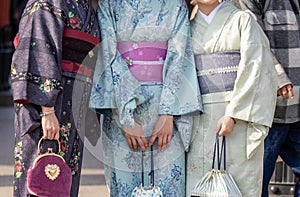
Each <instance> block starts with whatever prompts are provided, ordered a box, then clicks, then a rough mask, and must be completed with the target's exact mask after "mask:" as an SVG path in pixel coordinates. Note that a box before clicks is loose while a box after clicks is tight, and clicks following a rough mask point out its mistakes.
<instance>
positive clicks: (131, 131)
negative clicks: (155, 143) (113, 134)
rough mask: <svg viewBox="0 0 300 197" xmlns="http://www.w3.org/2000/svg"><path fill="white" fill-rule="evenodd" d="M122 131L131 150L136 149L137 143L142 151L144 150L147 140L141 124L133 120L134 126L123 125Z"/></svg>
mask: <svg viewBox="0 0 300 197" xmlns="http://www.w3.org/2000/svg"><path fill="white" fill-rule="evenodd" d="M123 133H124V136H125V138H126V140H127V143H128V146H129V148H130V149H131V150H133V151H138V144H139V145H140V147H141V149H142V151H143V152H145V151H146V148H147V146H148V142H147V140H146V137H145V134H144V132H143V129H142V127H141V125H139V124H138V123H137V122H136V121H134V127H133V128H131V127H129V126H123Z"/></svg>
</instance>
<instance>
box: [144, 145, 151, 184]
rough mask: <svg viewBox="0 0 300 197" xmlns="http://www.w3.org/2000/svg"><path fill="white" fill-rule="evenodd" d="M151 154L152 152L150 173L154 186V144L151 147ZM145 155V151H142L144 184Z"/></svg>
mask: <svg viewBox="0 0 300 197" xmlns="http://www.w3.org/2000/svg"><path fill="white" fill-rule="evenodd" d="M150 154H151V171H150V173H149V174H148V175H150V176H151V178H150V184H151V186H154V159H153V146H151V147H150ZM144 155H145V153H144V152H142V186H144Z"/></svg>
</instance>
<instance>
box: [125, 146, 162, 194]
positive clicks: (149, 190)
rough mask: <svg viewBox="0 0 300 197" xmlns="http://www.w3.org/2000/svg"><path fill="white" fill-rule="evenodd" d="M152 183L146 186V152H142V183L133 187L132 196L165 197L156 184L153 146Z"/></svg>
mask: <svg viewBox="0 0 300 197" xmlns="http://www.w3.org/2000/svg"><path fill="white" fill-rule="evenodd" d="M150 175H151V181H150V183H151V185H150V186H144V153H142V184H141V185H140V186H137V187H135V188H134V189H133V191H132V194H131V197H163V194H162V192H161V190H160V188H159V187H158V186H155V185H154V161H153V147H152V146H151V172H150Z"/></svg>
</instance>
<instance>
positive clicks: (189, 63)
mask: <svg viewBox="0 0 300 197" xmlns="http://www.w3.org/2000/svg"><path fill="white" fill-rule="evenodd" d="M189 25H190V24H189V19H188V9H187V7H186V4H185V3H184V2H182V6H181V7H180V10H179V12H178V16H177V21H176V23H175V25H174V27H173V29H172V30H171V31H172V34H171V36H170V38H169V40H168V52H167V56H166V60H165V63H164V72H163V73H164V77H163V89H162V93H161V98H160V109H159V114H160V117H159V120H158V121H157V123H156V125H155V127H154V130H153V132H152V137H151V139H150V140H149V146H151V145H152V144H153V143H154V141H155V140H156V139H158V149H162V148H164V147H166V146H167V145H168V144H169V143H170V142H171V137H172V130H173V116H174V115H187V114H191V113H198V114H199V113H200V111H201V110H202V102H201V97H200V92H199V88H198V81H197V74H196V69H195V63H194V54H193V51H192V43H191V36H190V28H189ZM187 95H188V96H187Z"/></svg>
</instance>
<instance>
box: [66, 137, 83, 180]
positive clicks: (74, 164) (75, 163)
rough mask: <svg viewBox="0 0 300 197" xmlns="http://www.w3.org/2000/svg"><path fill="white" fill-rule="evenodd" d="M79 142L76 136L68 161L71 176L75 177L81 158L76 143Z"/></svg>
mask: <svg viewBox="0 0 300 197" xmlns="http://www.w3.org/2000/svg"><path fill="white" fill-rule="evenodd" d="M79 141H80V138H79V136H78V135H77V137H76V139H75V141H74V144H73V153H72V157H71V158H72V159H71V160H70V163H69V166H70V168H71V169H72V175H76V174H77V172H78V170H79V160H80V156H81V152H80V151H78V146H79V144H78V142H79Z"/></svg>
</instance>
